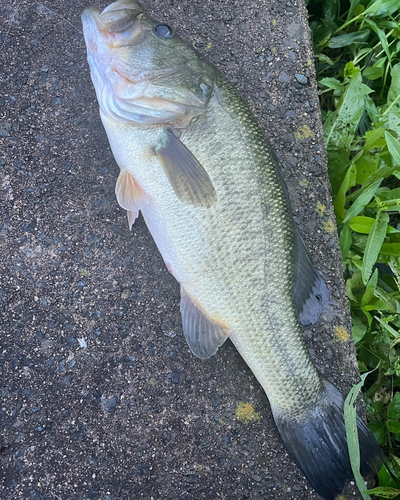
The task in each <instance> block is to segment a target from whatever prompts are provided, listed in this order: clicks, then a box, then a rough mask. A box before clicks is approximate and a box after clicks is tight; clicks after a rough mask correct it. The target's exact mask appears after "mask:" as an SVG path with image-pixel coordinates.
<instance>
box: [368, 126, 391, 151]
mask: <svg viewBox="0 0 400 500" xmlns="http://www.w3.org/2000/svg"><path fill="white" fill-rule="evenodd" d="M384 134H385V129H384V128H383V127H379V128H373V129H372V130H368V132H366V133H365V138H366V141H365V145H364V149H372V148H373V149H376V148H382V147H383V146H386V141H385V139H384V137H383V136H384Z"/></svg>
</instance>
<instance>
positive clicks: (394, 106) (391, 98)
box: [385, 63, 400, 116]
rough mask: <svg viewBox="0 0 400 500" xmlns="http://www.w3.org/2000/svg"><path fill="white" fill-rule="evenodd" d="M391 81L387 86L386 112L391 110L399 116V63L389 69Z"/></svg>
mask: <svg viewBox="0 0 400 500" xmlns="http://www.w3.org/2000/svg"><path fill="white" fill-rule="evenodd" d="M390 74H391V77H392V83H391V85H390V88H389V92H388V98H387V105H388V108H387V109H386V111H385V114H386V113H389V112H392V113H394V114H395V115H397V116H400V63H397V64H395V65H394V66H393V68H392V71H391V73H390Z"/></svg>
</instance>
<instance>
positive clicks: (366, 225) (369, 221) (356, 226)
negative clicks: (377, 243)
mask: <svg viewBox="0 0 400 500" xmlns="http://www.w3.org/2000/svg"><path fill="white" fill-rule="evenodd" d="M374 222H375V219H374V218H373V217H363V216H357V217H353V218H352V219H350V220H349V226H350V227H351V229H352V230H353V231H356V233H361V234H369V233H370V232H371V229H372V226H373V225H374Z"/></svg>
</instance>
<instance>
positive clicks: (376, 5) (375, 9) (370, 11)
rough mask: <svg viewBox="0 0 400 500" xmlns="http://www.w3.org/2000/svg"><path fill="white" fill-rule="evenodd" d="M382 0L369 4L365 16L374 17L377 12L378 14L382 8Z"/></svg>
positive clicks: (375, 0) (374, 0)
mask: <svg viewBox="0 0 400 500" xmlns="http://www.w3.org/2000/svg"><path fill="white" fill-rule="evenodd" d="M381 4H382V0H371V2H370V3H369V5H368V7H367V8H366V9H365V11H364V15H365V16H366V15H374V14H376V12H378V10H379V8H380V7H381Z"/></svg>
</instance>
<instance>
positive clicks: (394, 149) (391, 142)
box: [385, 132, 400, 165]
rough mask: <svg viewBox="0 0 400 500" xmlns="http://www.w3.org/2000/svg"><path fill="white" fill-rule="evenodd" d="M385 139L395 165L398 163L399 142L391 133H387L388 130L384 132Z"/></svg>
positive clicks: (399, 161)
mask: <svg viewBox="0 0 400 500" xmlns="http://www.w3.org/2000/svg"><path fill="white" fill-rule="evenodd" d="M385 139H386V144H387V147H388V150H389V152H390V154H391V155H392V157H393V160H394V161H395V162H396V163H397V165H400V144H399V142H398V141H397V140H396V139H395V138H394V137H393V136H392V134H389V132H385Z"/></svg>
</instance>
